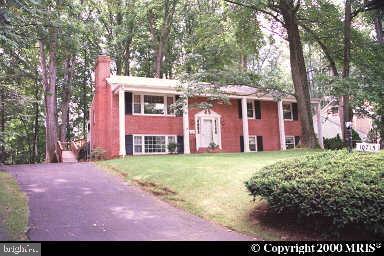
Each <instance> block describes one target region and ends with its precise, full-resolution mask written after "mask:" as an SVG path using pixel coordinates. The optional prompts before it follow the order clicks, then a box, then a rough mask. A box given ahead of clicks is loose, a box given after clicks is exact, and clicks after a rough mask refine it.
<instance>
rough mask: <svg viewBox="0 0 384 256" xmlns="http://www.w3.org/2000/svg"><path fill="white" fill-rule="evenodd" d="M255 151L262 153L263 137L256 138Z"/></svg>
mask: <svg viewBox="0 0 384 256" xmlns="http://www.w3.org/2000/svg"><path fill="white" fill-rule="evenodd" d="M257 151H264V147H263V136H257Z"/></svg>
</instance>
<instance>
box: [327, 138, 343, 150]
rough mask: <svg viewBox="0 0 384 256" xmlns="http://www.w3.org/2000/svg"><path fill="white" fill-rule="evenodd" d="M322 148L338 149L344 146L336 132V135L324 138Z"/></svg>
mask: <svg viewBox="0 0 384 256" xmlns="http://www.w3.org/2000/svg"><path fill="white" fill-rule="evenodd" d="M324 148H325V149H331V150H339V149H342V148H344V142H343V140H342V139H341V138H340V136H339V134H337V135H336V137H333V138H329V139H328V138H324Z"/></svg>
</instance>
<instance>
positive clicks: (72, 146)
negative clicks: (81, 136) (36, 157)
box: [56, 140, 86, 162]
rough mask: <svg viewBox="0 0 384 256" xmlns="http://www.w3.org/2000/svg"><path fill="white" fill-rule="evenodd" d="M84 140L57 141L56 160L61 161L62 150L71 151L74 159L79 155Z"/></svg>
mask: <svg viewBox="0 0 384 256" xmlns="http://www.w3.org/2000/svg"><path fill="white" fill-rule="evenodd" d="M85 144H86V141H85V140H74V141H71V142H63V141H57V149H56V153H57V160H58V161H59V162H62V161H63V151H72V152H73V154H74V155H75V157H76V159H77V158H78V156H79V152H80V150H81V149H82V148H83V147H84V146H85Z"/></svg>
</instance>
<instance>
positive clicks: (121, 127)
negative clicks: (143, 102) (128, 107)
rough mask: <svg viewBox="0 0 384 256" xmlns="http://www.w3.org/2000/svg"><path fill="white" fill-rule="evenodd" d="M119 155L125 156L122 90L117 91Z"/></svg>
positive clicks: (123, 98)
mask: <svg viewBox="0 0 384 256" xmlns="http://www.w3.org/2000/svg"><path fill="white" fill-rule="evenodd" d="M119 142H120V143H119V144H120V150H119V155H120V156H125V155H126V152H125V95H124V90H123V89H122V88H120V89H119Z"/></svg>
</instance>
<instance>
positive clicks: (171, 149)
mask: <svg viewBox="0 0 384 256" xmlns="http://www.w3.org/2000/svg"><path fill="white" fill-rule="evenodd" d="M167 147H168V151H169V153H175V152H176V147H177V144H176V143H174V142H171V143H168V146H167Z"/></svg>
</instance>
